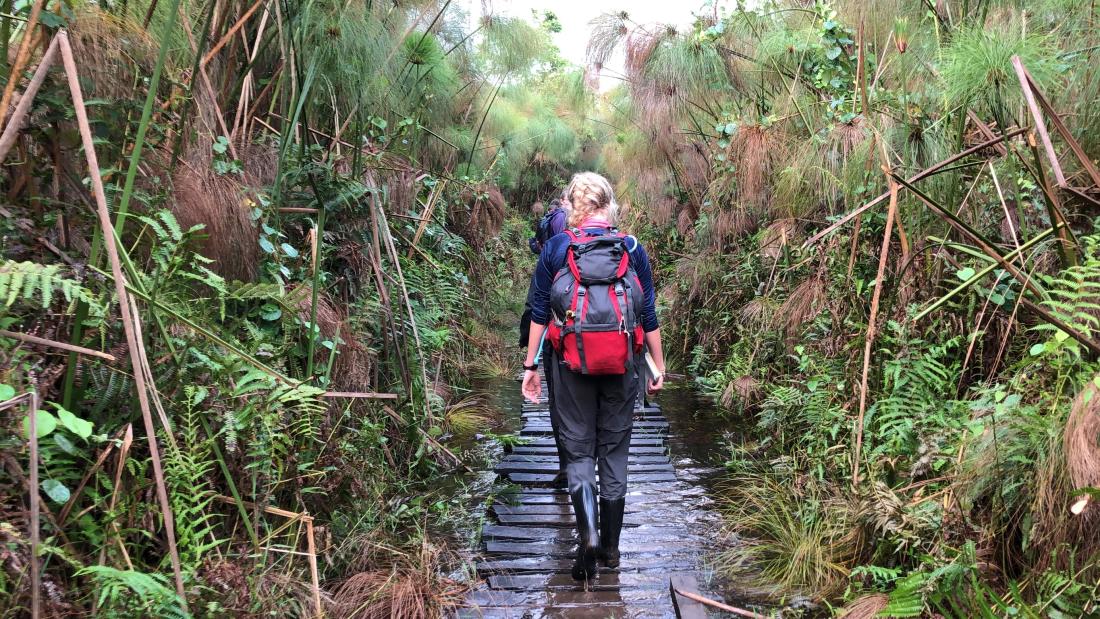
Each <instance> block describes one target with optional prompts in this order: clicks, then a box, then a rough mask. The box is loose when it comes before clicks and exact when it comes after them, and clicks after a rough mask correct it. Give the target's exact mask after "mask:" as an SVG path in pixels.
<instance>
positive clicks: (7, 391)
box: [0, 384, 15, 402]
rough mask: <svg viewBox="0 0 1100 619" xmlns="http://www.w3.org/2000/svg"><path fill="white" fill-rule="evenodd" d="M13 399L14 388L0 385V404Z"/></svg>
mask: <svg viewBox="0 0 1100 619" xmlns="http://www.w3.org/2000/svg"><path fill="white" fill-rule="evenodd" d="M14 397H15V387H12V386H11V385H3V384H0V402H6V401H7V400H10V399H12V398H14Z"/></svg>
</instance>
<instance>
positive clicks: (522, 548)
mask: <svg viewBox="0 0 1100 619" xmlns="http://www.w3.org/2000/svg"><path fill="white" fill-rule="evenodd" d="M522 418H523V424H524V425H523V427H522V429H521V430H520V434H521V435H522V438H523V439H524V440H523V444H520V445H516V446H513V447H510V448H508V449H506V453H507V455H506V456H505V457H504V458H502V459H501V460H500V461H499V462H498V463H497V464H496V466H495V467H494V471H495V472H496V473H497V474H498V475H499V478H500V479H502V480H505V481H508V482H510V485H506V486H504V489H503V491H502V492H501V493H500V494H498V495H496V496H495V497H494V500H493V501H492V504H491V506H490V509H489V511H488V514H487V517H488V519H489V521H488V522H487V523H486V524H485V525H484V526H483V527H482V530H481V540H482V552H481V553H480V555H479V556H478V557H477V558H476V559H474V561H473V565H474V567H475V569H476V572H477V573H478V574H479V575H480V576H482V577H484V578H485V584H484V585H483V586H481V587H479V588H477V589H475V590H474V591H472V592H471V593H470V594H469V597H468V598H467V600H466V608H464V609H463V610H461V611H460V612H459V613H458V614H457V615H455V616H458V617H509V618H520V617H531V618H535V617H538V618H540V619H548V618H551V617H564V618H569V619H587V618H589V617H591V618H593V619H597V618H598V619H605V618H607V617H630V618H632V619H640V618H648V617H654V618H660V619H671V618H672V617H675V616H676V607H675V605H674V603H673V599H672V594H671V589H670V581H669V574H670V573H683V574H688V575H690V574H694V573H698V572H697V570H699V569H701V565H700V557H701V555H702V554H703V553H704V552H705V549H706V548H708V547H709V546H710V545H711V544H712V540H710V539H709V534H707V533H706V532H705V531H704V530H701V529H698V528H697V525H698V523H700V522H703V521H704V520H705V519H706V518H712V516H708V515H707V513H708V512H706V511H697V508H698V507H700V506H704V505H706V501H707V500H708V499H707V498H706V497H705V496H704V493H703V489H702V488H700V487H697V486H695V485H694V481H693V480H694V479H695V478H697V476H696V477H695V478H693V475H695V473H694V472H693V471H695V469H693V468H687V467H691V466H692V462H691V461H679V462H676V463H674V462H672V461H670V459H669V455H668V437H669V432H670V430H671V428H670V424H669V423H668V420H667V419H665V418H664V415H663V414H662V413H661V409H660V407H658V406H655V405H651V406H645V407H639V408H637V409H636V412H635V417H634V428H633V431H632V433H631V439H630V455H629V460H628V464H629V488H628V492H627V508H626V518H625V522H624V528H623V532H622V538H621V542H620V545H619V548H620V550H621V552H622V558H623V563H622V565H621V566H620V569H619V570H606V569H605V570H601V571H600V573H599V574H598V576H597V577H596V578H595V579H594V580H593V581H591V582H589V583H581V582H577V581H574V580H573V578H572V576H571V575H570V573H569V572H570V569H571V567H572V565H573V559H574V556H575V553H576V537H575V536H576V532H575V528H576V522H575V518H574V515H573V510H572V505H571V504H570V499H569V496H568V494H567V493H565V492H564V491H562V490H559V489H556V488H554V487H552V485H551V484H552V482H553V480H554V477H555V475H556V473H557V471H558V466H559V462H558V458H557V449H556V447H555V444H554V439H553V436H552V428H551V424H550V417H549V412H548V410H547V407H546V404H545V402H540V403H539V404H525V405H523V412H522ZM677 467H685V470H684V476H685V480H681V479H679V478H678V475H677V470H678V469H677ZM597 474H598V471H597ZM689 529H690V530H689Z"/></svg>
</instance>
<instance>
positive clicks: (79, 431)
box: [57, 406, 92, 440]
mask: <svg viewBox="0 0 1100 619" xmlns="http://www.w3.org/2000/svg"><path fill="white" fill-rule="evenodd" d="M57 417H58V419H60V420H61V425H63V426H65V427H66V428H67V429H68V430H69V432H72V433H73V434H75V435H77V436H79V437H80V438H82V439H84V440H88V437H89V436H91V435H92V422H90V421H87V420H85V419H81V418H80V417H77V416H76V415H74V414H72V413H71V412H69V411H67V410H65V409H64V408H61V407H60V406H58V407H57Z"/></svg>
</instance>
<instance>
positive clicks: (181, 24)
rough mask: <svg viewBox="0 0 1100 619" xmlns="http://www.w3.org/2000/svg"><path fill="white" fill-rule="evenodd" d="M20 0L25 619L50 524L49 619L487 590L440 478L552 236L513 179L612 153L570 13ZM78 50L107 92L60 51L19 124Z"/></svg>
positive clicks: (3, 378) (538, 185)
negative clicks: (532, 258) (522, 266)
mask: <svg viewBox="0 0 1100 619" xmlns="http://www.w3.org/2000/svg"><path fill="white" fill-rule="evenodd" d="M6 6H8V8H7V9H5V11H6V12H5V13H4V14H3V15H2V16H0V19H2V24H0V25H2V29H3V31H2V35H0V36H2V38H3V40H4V41H5V44H6V45H8V46H9V47H8V51H9V53H7V54H6V55H5V61H4V62H3V66H2V67H0V68H2V69H3V73H4V75H5V76H6V77H7V78H10V79H5V82H6V83H7V84H8V89H7V91H6V93H5V99H4V103H3V108H4V109H5V111H6V112H7V114H6V118H7V119H9V124H10V126H11V127H12V128H13V131H14V133H13V135H14V137H15V141H14V147H13V149H12V150H11V151H10V152H9V153H7V154H8V155H9V156H8V157H7V158H6V159H5V161H4V163H5V168H4V172H3V177H2V179H0V187H2V189H3V191H4V192H5V193H6V195H7V198H8V200H7V202H6V205H5V206H4V207H3V210H2V214H3V215H4V218H3V221H2V222H0V247H2V248H3V249H2V256H0V258H2V262H0V291H2V292H0V329H3V330H4V332H3V333H2V334H0V401H4V402H7V401H8V400H10V399H12V398H13V396H16V397H18V394H23V393H28V392H33V393H36V394H37V396H38V399H39V410H38V413H37V415H36V416H35V419H36V420H37V441H36V442H37V449H38V454H39V458H38V460H39V463H38V467H39V470H38V473H39V476H40V477H39V479H40V482H39V484H38V486H39V487H38V488H34V489H33V491H34V493H35V494H38V495H39V496H40V497H41V504H40V506H38V507H37V508H35V506H34V505H33V502H31V501H29V496H30V495H29V494H28V492H27V487H28V483H29V480H28V476H30V475H32V474H33V469H34V466H33V465H32V462H31V458H30V455H31V454H30V452H29V451H28V448H29V445H28V440H27V436H26V432H25V430H24V429H23V428H24V420H25V419H26V418H27V413H28V404H29V402H28V401H27V400H25V399H16V400H13V401H11V402H8V403H7V404H6V405H5V407H4V408H3V410H2V412H0V414H2V420H3V423H2V430H0V449H2V452H3V469H2V471H0V490H2V491H0V497H3V498H2V499H0V540H2V547H3V550H0V608H3V609H4V610H3V611H0V615H2V616H4V617H15V616H23V615H24V614H25V613H26V612H27V611H28V610H29V608H30V606H31V604H32V596H31V592H32V590H33V589H34V581H33V580H32V578H33V576H32V572H31V570H29V569H28V568H29V566H30V565H31V564H32V563H34V562H35V561H36V559H35V558H34V557H33V556H32V554H31V544H32V535H33V532H32V531H31V529H30V527H29V524H28V523H29V522H31V521H32V520H33V517H31V513H32V510H34V509H37V510H38V522H40V524H41V542H40V544H39V547H38V555H39V557H38V559H37V561H38V562H39V563H40V564H41V566H42V572H41V575H40V576H38V578H40V579H41V587H40V588H39V590H40V591H41V592H43V596H42V599H41V609H42V611H43V612H44V613H45V614H46V615H49V616H77V615H85V614H87V612H88V611H89V610H92V609H96V610H97V611H98V612H100V613H101V614H103V615H104V616H112V617H124V616H133V617H146V616H182V615H187V614H190V615H191V616H211V617H221V616H227V615H232V616H260V615H270V614H272V613H274V612H278V613H280V614H287V615H290V616H316V614H317V613H318V612H319V611H323V612H326V613H329V614H330V615H335V616H351V615H355V616H364V617H366V616H371V617H373V616H387V617H388V616H409V617H411V616H422V615H425V614H429V615H436V614H439V613H440V612H442V609H443V608H445V607H446V606H448V605H450V604H453V603H454V602H455V601H457V600H459V599H460V593H461V591H462V583H461V582H456V581H455V580H452V579H451V577H454V576H455V574H456V572H455V571H454V570H455V568H456V567H461V566H460V565H459V564H458V562H456V561H454V560H453V558H452V557H451V556H450V555H449V554H448V551H447V550H446V545H445V544H444V543H442V542H441V541H440V540H439V539H438V537H435V536H431V535H430V533H429V531H428V530H427V529H428V526H427V525H428V524H429V523H431V522H433V521H436V520H438V519H440V518H442V517H445V516H446V514H447V512H448V509H449V508H450V506H449V505H448V503H447V500H446V499H447V497H445V496H441V495H440V494H439V492H440V491H439V489H438V488H437V487H436V486H435V485H434V484H430V483H428V482H429V481H436V480H438V479H439V476H440V475H442V474H445V473H446V472H447V471H449V470H452V469H454V468H455V467H456V466H458V465H459V464H460V462H461V460H462V459H463V458H464V454H463V453H461V452H459V453H455V452H456V450H458V447H456V446H455V443H454V442H453V441H452V439H453V438H456V437H458V438H461V437H463V436H467V435H470V434H472V433H473V432H476V431H481V430H483V429H484V428H485V427H486V423H487V422H488V419H487V418H486V416H485V412H484V410H483V408H482V407H480V406H479V405H478V403H477V401H476V400H471V399H470V398H467V397H464V396H465V394H466V391H465V388H466V387H467V386H468V383H469V379H470V377H471V375H472V374H473V375H477V374H478V373H479V372H480V373H482V374H500V373H501V372H507V371H510V369H511V367H512V363H511V361H510V360H509V359H507V358H506V357H504V356H503V352H502V350H503V346H501V345H500V344H501V342H502V339H503V337H504V336H503V334H502V331H503V326H502V325H503V324H504V323H505V321H507V322H508V327H512V326H513V325H514V319H515V316H517V315H518V311H517V312H516V313H515V314H514V315H512V316H511V317H510V318H507V317H505V318H501V317H497V316H494V315H493V309H494V308H496V307H510V308H511V309H512V310H516V308H515V307H513V306H514V304H515V296H516V295H515V293H514V292H512V289H511V288H510V287H509V286H511V285H518V284H517V281H507V277H506V276H507V275H508V273H509V271H508V270H506V269H501V268H500V265H501V263H508V262H510V261H511V260H512V259H513V258H514V256H515V251H514V248H520V249H523V251H526V250H525V237H526V234H527V232H528V227H527V224H526V222H523V221H513V222H511V223H509V224H508V227H507V228H506V229H505V230H504V231H503V232H502V231H501V227H502V225H503V224H504V220H505V216H506V211H505V208H506V204H505V199H504V192H507V193H508V194H509V195H510V196H514V198H513V199H516V200H521V201H524V202H523V203H524V204H529V203H530V201H533V200H534V199H536V198H537V197H538V196H539V195H542V193H543V192H544V191H545V188H546V187H554V186H557V185H560V184H561V179H562V178H564V177H565V176H566V175H567V174H568V173H569V171H570V170H572V169H573V168H575V167H577V166H578V165H580V164H579V163H578V161H579V158H580V156H581V153H582V150H583V149H584V147H585V144H586V140H587V137H586V133H585V128H584V123H583V119H584V117H585V114H584V113H583V112H582V111H581V110H583V109H586V108H587V106H589V105H590V101H591V99H592V94H591V92H590V91H589V90H587V89H586V88H585V87H584V83H583V79H582V74H581V73H579V72H577V71H575V70H574V69H572V68H570V67H568V66H566V65H565V63H564V62H562V61H561V59H560V58H559V57H558V54H557V50H556V49H555V48H554V47H553V45H551V44H550V41H549V31H550V30H552V29H553V28H556V27H558V26H557V24H556V18H554V16H553V14H551V13H546V14H544V15H543V16H542V17H543V18H542V19H541V22H540V23H531V22H529V21H527V20H522V19H515V18H506V17H494V16H487V17H485V18H483V19H482V20H481V21H480V22H479V23H478V24H477V28H476V30H474V31H470V30H469V28H467V27H466V23H467V20H466V16H465V15H463V14H462V13H461V11H460V10H458V9H457V8H456V7H453V6H451V3H450V2H435V1H431V0H429V1H426V2H425V1H420V2H408V3H406V2H400V3H391V2H369V1H368V2H365V3H340V2H329V1H321V2H302V3H294V2H291V3H283V2H271V3H262V2H261V3H252V2H230V3H225V2H214V1H213V0H211V1H210V2H196V3H181V2H179V1H178V0H169V1H165V2H156V1H155V0H154V1H152V2H122V3H113V2H112V3H106V4H104V3H90V2H75V3H58V4H54V3H45V2H42V1H39V2H32V3H14V4H13V3H8V4H7V5H6ZM63 35H64V36H65V37H67V38H66V40H67V41H68V44H69V45H70V46H71V49H72V56H73V58H74V59H75V69H76V75H75V76H74V75H72V74H71V73H67V72H66V70H63V68H62V64H63V63H62V62H61V59H60V58H59V57H58V56H57V55H55V56H53V60H54V61H53V64H52V67H51V66H48V65H46V66H47V68H46V69H45V71H46V72H45V74H44V75H45V79H44V82H43V85H42V87H41V90H39V91H38V93H37V94H36V95H27V98H26V101H27V102H29V103H30V105H29V107H27V109H26V113H25V114H23V113H21V114H20V115H19V116H18V117H15V118H13V113H14V111H15V110H14V109H13V108H9V107H8V96H7V95H9V94H11V93H12V92H14V93H16V95H18V96H16V97H15V98H14V99H13V102H14V101H20V100H23V98H24V97H23V95H22V94H20V93H25V92H26V89H27V88H28V84H30V83H31V81H30V80H31V75H32V73H33V72H34V70H35V69H36V67H38V66H39V65H40V64H41V63H43V59H44V58H48V57H50V54H51V53H52V52H47V51H46V50H47V48H48V47H49V45H50V43H51V42H52V41H57V40H60V38H61V37H62V36H63ZM55 45H56V44H55ZM20 50H24V51H20ZM64 54H65V51H64V50H63V51H62V52H61V55H64ZM70 76H71V77H75V78H76V79H75V83H77V84H78V85H79V88H80V91H81V94H82V95H83V99H84V102H83V106H80V105H77V103H76V101H75V99H74V98H73V96H72V92H71V90H70V86H71V84H72V83H74V80H70V79H69V77H70ZM551 92H553V93H555V96H549V94H548V93H551ZM83 109H86V110H87V115H88V119H89V124H88V129H89V130H90V134H91V136H92V138H93V139H92V142H91V143H92V144H94V147H93V148H94V151H95V155H96V156H97V159H98V162H99V164H98V168H99V169H94V170H92V171H91V173H92V174H97V175H99V176H100V177H101V178H102V181H103V183H104V190H105V197H106V204H105V207H106V208H108V209H109V218H108V220H107V221H108V222H109V223H108V226H110V225H113V229H110V228H108V227H105V226H104V225H101V224H103V223H104V222H102V221H99V220H97V218H96V209H97V207H98V206H99V204H98V202H97V200H96V199H95V197H94V196H93V194H92V193H91V192H90V191H89V189H90V188H93V187H94V183H92V182H91V177H90V176H89V167H88V163H87V160H86V157H87V155H88V154H89V152H88V151H86V150H85V149H84V148H83V147H84V146H87V144H82V142H81V129H82V126H81V122H80V119H79V114H78V112H81V111H82V110H83ZM115 235H117V240H118V242H117V243H114V241H115V239H114V238H112V237H114V236H115ZM104 239H109V240H107V241H106V243H105V242H104ZM112 243H113V244H114V245H115V249H116V250H117V254H118V256H119V266H120V267H121V269H122V277H123V278H125V280H126V286H127V288H128V296H129V297H131V298H132V299H133V300H134V311H133V312H127V311H126V310H120V309H119V298H118V297H117V294H116V293H117V289H116V287H115V272H114V271H113V269H112V267H113V265H114V262H113V260H114V259H113V257H111V259H110V260H108V255H107V254H108V253H109V252H105V251H104V249H105V248H109V247H110V245H109V244H112ZM504 243H508V244H509V245H505V244H504ZM494 257H495V258H494ZM486 298H488V299H490V300H492V302H493V303H494V304H496V305H493V306H491V307H490V306H485V305H482V304H479V303H477V301H478V300H481V299H486ZM124 313H126V314H128V315H131V316H132V317H133V318H134V320H135V323H136V325H137V330H136V333H135V337H133V338H131V337H129V335H128V333H127V332H126V331H125V330H124V328H123V327H124V325H123V321H122V315H123V314H124ZM35 338H37V339H35ZM129 343H132V344H133V345H128V344H129ZM66 344H69V345H72V346H76V347H78V348H77V350H78V352H74V353H71V354H67V353H66V350H65V349H64V348H63V347H64V346H65V345H66ZM59 347H60V348H59ZM81 350H83V351H84V352H79V351H81ZM483 350H484V351H493V352H494V353H495V356H494V355H490V354H483V353H482V351H483ZM88 351H91V352H88ZM135 351H136V352H135ZM472 367H473V368H477V371H474V372H471V368H472ZM138 378H141V379H143V382H144V384H145V389H144V393H141V394H140V395H141V396H143V397H141V398H138V397H137V396H138V395H139V393H138V389H139V387H140V384H139V381H138V380H137V379H138ZM143 422H146V423H147V424H148V425H146V423H143ZM148 427H155V434H154V436H148V437H147V432H146V429H147V428H148ZM154 439H155V441H156V444H157V446H159V453H155V452H154V451H153V440H154ZM161 488H163V490H164V493H163V496H164V497H165V499H164V500H163V501H161V500H158V497H160V496H162V495H161V492H160V490H161ZM165 506H167V507H168V508H169V511H170V514H171V516H172V518H171V521H169V519H168V518H167V514H166V513H165V510H164V509H163V508H164V507H165ZM171 524H174V527H172V526H171ZM444 574H450V576H451V577H445V576H444Z"/></svg>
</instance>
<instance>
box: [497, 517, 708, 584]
mask: <svg viewBox="0 0 1100 619" xmlns="http://www.w3.org/2000/svg"><path fill="white" fill-rule="evenodd" d="M635 531H637V532H638V533H637V535H644V536H645V539H650V540H676V539H679V540H691V539H696V538H695V536H692V535H686V534H685V533H684V529H683V528H682V527H678V526H667V527H666V526H646V527H639V528H638V529H631V531H630V532H631V536H633V535H635V533H634V532H635ZM624 535H625V533H624ZM631 536H627V537H625V538H624V539H631ZM481 537H482V539H485V540H497V541H501V540H513V541H515V540H532V541H538V542H552V541H566V540H568V541H573V540H574V536H573V531H572V529H569V528H566V527H552V526H530V527H524V526H513V525H504V524H487V525H485V526H484V527H482V528H481ZM666 584H667V583H666ZM661 586H664V585H661Z"/></svg>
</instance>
